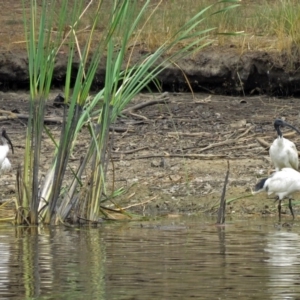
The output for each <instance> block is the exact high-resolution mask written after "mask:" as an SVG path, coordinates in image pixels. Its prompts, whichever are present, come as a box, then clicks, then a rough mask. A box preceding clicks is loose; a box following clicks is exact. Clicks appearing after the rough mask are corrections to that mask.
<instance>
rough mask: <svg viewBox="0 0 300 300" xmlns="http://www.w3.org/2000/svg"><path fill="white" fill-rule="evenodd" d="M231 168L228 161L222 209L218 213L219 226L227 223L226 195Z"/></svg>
mask: <svg viewBox="0 0 300 300" xmlns="http://www.w3.org/2000/svg"><path fill="white" fill-rule="evenodd" d="M229 167H230V165H229V160H227V172H226V176H225V181H224V186H223V192H222V196H221V199H220V207H219V212H218V219H217V224H224V223H225V211H226V200H225V195H226V187H227V183H228V177H229Z"/></svg>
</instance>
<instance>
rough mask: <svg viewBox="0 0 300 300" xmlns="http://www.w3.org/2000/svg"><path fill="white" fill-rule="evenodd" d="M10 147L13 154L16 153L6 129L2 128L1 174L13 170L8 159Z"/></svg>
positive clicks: (0, 143)
mask: <svg viewBox="0 0 300 300" xmlns="http://www.w3.org/2000/svg"><path fill="white" fill-rule="evenodd" d="M9 145H10V147H11V152H12V153H14V147H13V145H12V142H11V140H10V138H9V137H8V135H7V133H6V130H5V128H2V132H1V136H0V174H1V173H3V172H5V171H9V170H10V169H11V163H10V161H9V160H8V158H7V155H8V153H9Z"/></svg>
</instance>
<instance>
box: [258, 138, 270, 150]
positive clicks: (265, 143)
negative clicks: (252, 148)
mask: <svg viewBox="0 0 300 300" xmlns="http://www.w3.org/2000/svg"><path fill="white" fill-rule="evenodd" d="M256 140H257V141H258V143H259V144H260V145H261V146H263V147H265V148H267V149H269V148H270V144H269V143H268V142H266V141H265V140H264V139H262V138H260V137H257V138H256Z"/></svg>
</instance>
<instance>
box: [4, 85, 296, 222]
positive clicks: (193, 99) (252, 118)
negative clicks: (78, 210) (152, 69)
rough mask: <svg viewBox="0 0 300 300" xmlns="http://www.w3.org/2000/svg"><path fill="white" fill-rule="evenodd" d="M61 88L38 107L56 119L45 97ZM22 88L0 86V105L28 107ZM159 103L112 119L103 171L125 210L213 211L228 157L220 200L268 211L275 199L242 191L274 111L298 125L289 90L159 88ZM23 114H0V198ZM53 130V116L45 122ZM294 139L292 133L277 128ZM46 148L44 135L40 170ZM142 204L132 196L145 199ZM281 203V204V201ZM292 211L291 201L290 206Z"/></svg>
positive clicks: (251, 179)
mask: <svg viewBox="0 0 300 300" xmlns="http://www.w3.org/2000/svg"><path fill="white" fill-rule="evenodd" d="M59 92H61V91H59V90H53V93H52V94H51V96H50V99H49V103H48V106H47V108H46V115H47V116H48V117H50V118H55V119H56V120H57V119H60V118H61V116H62V113H63V112H62V108H56V107H54V106H53V105H52V102H53V99H54V98H55V96H56V95H57V94H58V93H59ZM159 96H160V95H159V94H156V95H150V94H140V95H139V96H138V97H137V98H136V99H135V100H134V102H133V103H132V105H133V106H135V105H136V104H137V103H142V102H148V101H151V100H153V99H156V98H157V97H159ZM28 98H29V95H28V93H27V92H20V91H19V92H17V93H12V92H7V93H4V92H1V93H0V109H2V110H7V111H14V112H17V113H19V114H23V115H24V114H27V113H28ZM164 99H166V103H160V104H155V105H148V106H145V107H144V108H141V109H138V110H134V111H132V112H131V113H130V111H129V112H128V111H127V113H126V114H124V117H120V118H119V119H118V122H117V123H116V124H115V125H114V128H115V132H114V133H113V132H112V133H111V136H112V137H113V139H114V148H113V153H112V158H113V161H114V164H113V165H112V164H110V169H109V178H110V182H111V181H112V170H113V167H112V166H114V172H115V186H114V187H115V188H119V187H124V188H125V191H126V192H125V193H124V194H123V195H122V196H120V197H119V198H118V199H116V201H117V202H118V203H120V205H121V206H123V207H126V206H131V205H136V206H132V207H131V208H129V210H130V211H134V212H139V213H145V214H147V215H149V214H150V215H161V214H169V215H170V214H177V213H198V212H206V213H214V212H216V209H217V206H218V204H219V199H220V195H221V192H222V188H223V182H224V178H225V174H226V171H227V160H228V161H229V162H230V175H229V184H228V186H227V194H226V198H227V200H229V199H233V198H236V197H239V200H237V201H232V202H230V203H229V205H228V206H227V213H230V214H231V215H234V214H237V215H240V214H244V215H249V216H250V215H259V216H260V215H274V214H276V205H275V204H274V201H273V200H270V199H267V195H266V194H264V193H262V194H259V195H257V196H254V197H252V196H251V197H249V195H250V194H251V187H253V186H254V185H255V183H256V182H257V180H258V178H260V177H263V176H266V175H267V172H268V169H269V168H270V161H269V156H268V150H267V148H266V147H265V146H262V142H261V141H259V140H258V138H262V139H264V141H265V142H267V143H268V144H270V143H271V142H272V140H273V139H274V138H275V137H276V132H275V131H274V127H273V121H274V119H275V118H276V117H282V118H286V121H287V122H289V123H290V124H293V125H294V126H296V127H298V128H299V127H300V120H299V111H300V110H299V109H300V102H299V100H298V99H296V98H288V99H278V98H273V97H269V96H252V97H229V96H217V95H209V94H199V93H198V94H195V95H194V96H193V95H192V94H186V93H167V94H166V95H165V97H164ZM26 123H27V121H26V120H25V119H22V118H21V119H12V118H11V116H9V115H7V114H2V117H1V125H2V126H5V127H6V129H7V132H8V135H9V136H10V137H11V140H12V142H13V144H14V148H15V153H14V154H11V153H10V154H9V159H10V160H11V162H12V164H13V170H12V171H11V172H10V173H9V174H4V175H2V180H1V184H0V185H1V200H2V201H5V200H8V199H13V198H14V197H15V196H16V194H15V174H16V169H17V166H18V164H20V163H21V162H22V158H23V153H24V141H25V131H26ZM48 126H49V127H50V128H51V130H52V131H53V132H54V135H55V136H56V137H57V138H58V137H59V132H60V124H49V125H48ZM284 133H285V136H288V137H289V139H291V140H293V141H294V142H295V144H296V146H298V148H299V146H300V136H299V135H296V134H294V133H292V134H291V135H289V133H288V132H286V131H285V132H284ZM89 142H90V138H89V135H88V132H87V130H85V129H84V130H83V131H82V133H81V136H80V139H79V142H78V145H77V146H76V148H75V152H74V154H73V157H72V161H71V166H72V167H74V168H76V167H77V166H78V164H79V159H80V157H81V156H82V155H83V154H84V153H85V151H86V149H87V145H88V143H89ZM52 155H53V145H52V141H51V140H50V139H49V138H48V137H47V136H46V135H44V138H43V154H42V161H41V172H42V173H45V172H46V171H47V169H48V166H49V164H50V163H51V159H52ZM146 201H148V202H147V203H144V204H142V205H140V203H143V202H146ZM137 204H139V205H137ZM284 210H286V211H287V213H288V214H289V212H288V209H286V207H285V208H284ZM295 211H296V213H297V208H296V209H295Z"/></svg>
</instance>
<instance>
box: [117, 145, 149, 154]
mask: <svg viewBox="0 0 300 300" xmlns="http://www.w3.org/2000/svg"><path fill="white" fill-rule="evenodd" d="M145 149H149V147H147V146H146V147H141V148H136V149H131V150H127V151H112V153H115V154H131V153H134V152H138V151H142V150H145Z"/></svg>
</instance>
